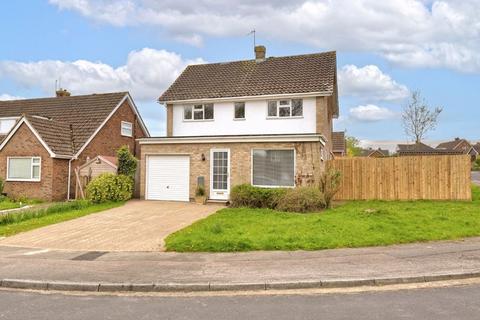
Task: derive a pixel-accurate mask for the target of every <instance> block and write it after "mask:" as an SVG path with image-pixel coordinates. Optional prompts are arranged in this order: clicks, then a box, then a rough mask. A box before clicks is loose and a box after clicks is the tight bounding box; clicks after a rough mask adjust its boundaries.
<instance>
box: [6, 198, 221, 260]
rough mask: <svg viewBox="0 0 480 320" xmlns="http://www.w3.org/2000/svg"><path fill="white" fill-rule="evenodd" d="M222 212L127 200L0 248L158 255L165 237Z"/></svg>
mask: <svg viewBox="0 0 480 320" xmlns="http://www.w3.org/2000/svg"><path fill="white" fill-rule="evenodd" d="M220 208H222V206H220V205H215V204H209V205H198V204H195V203H185V202H163V201H141V200H131V201H129V202H127V203H126V204H125V205H124V206H122V207H118V208H113V209H109V210H106V211H102V212H99V213H95V214H91V215H88V216H84V217H81V218H78V219H74V220H69V221H65V222H61V223H57V224H54V225H50V226H47V227H43V228H39V229H35V230H32V231H28V232H24V233H20V234H18V235H15V236H12V237H7V238H4V239H2V240H0V245H8V246H19V247H31V248H41V249H62V250H87V251H89V250H94V251H161V250H163V249H164V248H163V245H164V242H163V240H164V239H165V237H166V236H168V235H169V234H170V233H173V232H175V231H177V230H179V229H181V228H183V227H186V226H188V225H190V224H191V223H193V222H195V221H196V220H199V219H202V218H205V217H207V216H208V215H210V214H212V213H214V212H216V211H217V210H219V209H220Z"/></svg>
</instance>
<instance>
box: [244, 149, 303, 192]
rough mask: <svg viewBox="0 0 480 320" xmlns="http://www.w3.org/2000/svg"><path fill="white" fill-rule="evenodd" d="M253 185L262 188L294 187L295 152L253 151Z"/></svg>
mask: <svg viewBox="0 0 480 320" xmlns="http://www.w3.org/2000/svg"><path fill="white" fill-rule="evenodd" d="M252 185H254V186H260V187H294V186H295V151H294V150H270V149H253V151H252Z"/></svg>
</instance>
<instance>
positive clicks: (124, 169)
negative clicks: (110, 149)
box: [117, 146, 138, 178]
mask: <svg viewBox="0 0 480 320" xmlns="http://www.w3.org/2000/svg"><path fill="white" fill-rule="evenodd" d="M117 159H118V170H117V172H118V174H119V175H126V176H129V177H132V178H134V177H135V171H137V162H138V160H137V158H135V157H134V156H133V154H132V153H131V152H130V150H129V149H128V147H127V146H123V147H121V148H120V149H118V150H117Z"/></svg>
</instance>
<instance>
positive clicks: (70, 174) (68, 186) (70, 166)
mask: <svg viewBox="0 0 480 320" xmlns="http://www.w3.org/2000/svg"><path fill="white" fill-rule="evenodd" d="M73 160H75V158H72V159H70V160H68V182H67V188H68V189H67V201H69V200H70V183H71V180H72V177H71V176H72V161H73Z"/></svg>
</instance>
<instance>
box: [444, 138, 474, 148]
mask: <svg viewBox="0 0 480 320" xmlns="http://www.w3.org/2000/svg"><path fill="white" fill-rule="evenodd" d="M462 142H466V143H467V144H468V145H470V142H468V141H467V140H465V139H459V138H456V139H455V140H452V141H447V142H442V143H440V144H439V145H438V146H437V149H445V150H456V149H457V147H458V146H459V145H460V144H461V143H462ZM467 151H468V150H467Z"/></svg>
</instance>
